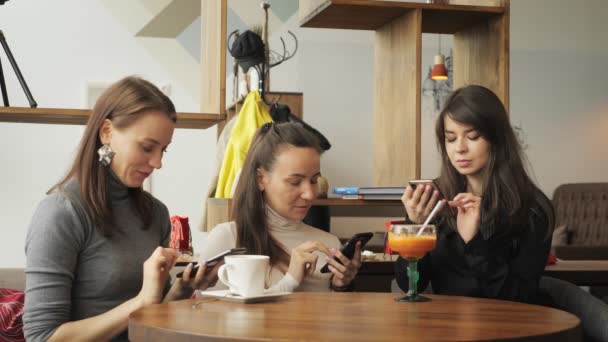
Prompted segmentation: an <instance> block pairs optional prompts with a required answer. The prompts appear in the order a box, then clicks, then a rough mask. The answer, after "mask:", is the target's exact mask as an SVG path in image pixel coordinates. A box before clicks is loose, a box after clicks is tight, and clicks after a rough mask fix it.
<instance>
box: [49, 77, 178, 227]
mask: <svg viewBox="0 0 608 342" xmlns="http://www.w3.org/2000/svg"><path fill="white" fill-rule="evenodd" d="M150 111H159V112H162V113H165V114H166V115H167V117H169V118H170V119H171V120H172V121H173V122H176V121H177V114H176V113H175V106H174V105H173V102H171V100H170V99H169V98H168V97H167V96H166V95H165V94H163V93H162V92H161V91H160V90H159V89H158V88H157V87H156V86H155V85H153V84H152V83H150V82H148V81H146V80H143V79H141V78H138V77H133V76H130V77H126V78H123V79H122V80H120V81H118V82H116V83H114V84H113V85H112V86H110V87H109V88H108V89H107V90H106V91H104V93H103V94H102V95H101V96H100V97H99V99H98V100H97V102H96V103H95V107H94V108H93V111H92V113H91V116H90V117H89V120H88V121H87V126H86V128H85V130H84V134H83V135H82V139H81V140H80V144H79V146H78V152H77V154H76V158H74V161H73V163H72V166H71V167H70V169H69V171H68V172H67V174H66V175H65V177H64V178H63V179H62V180H61V181H59V182H58V183H57V184H55V185H54V186H53V187H51V189H50V190H49V191H48V193H50V192H53V191H56V190H62V189H63V188H64V186H65V185H66V183H67V182H68V181H70V180H71V179H73V178H75V179H77V180H78V183H79V187H80V188H79V190H80V197H81V200H82V201H83V202H84V204H85V210H86V211H87V214H88V215H89V217H90V219H91V220H92V221H93V223H94V224H95V225H96V227H97V228H98V229H99V231H100V233H102V234H103V235H104V236H108V237H109V236H111V235H112V232H113V224H114V220H113V216H112V207H111V205H110V198H109V196H108V193H107V183H108V179H107V177H108V175H109V173H108V171H107V170H105V169H106V166H104V165H103V164H101V162H100V161H99V158H98V154H97V150H98V149H99V148H100V147H101V145H102V144H101V139H100V137H99V133H100V129H101V127H102V125H103V122H104V120H105V119H109V120H111V121H112V125H113V126H114V127H116V128H118V129H122V128H126V127H129V126H131V125H133V124H134V123H135V122H136V121H137V120H138V119H139V118H140V117H141V116H142V115H144V114H145V113H147V112H150ZM108 167H109V166H108ZM129 195H130V196H131V199H132V200H133V202H134V204H135V207H136V208H137V212H138V214H139V215H140V218H141V219H142V221H143V222H144V229H146V228H147V227H148V225H149V223H150V221H151V219H152V215H151V211H152V200H151V197H150V195H149V194H148V193H147V192H145V191H144V190H143V189H142V188H131V189H129Z"/></svg>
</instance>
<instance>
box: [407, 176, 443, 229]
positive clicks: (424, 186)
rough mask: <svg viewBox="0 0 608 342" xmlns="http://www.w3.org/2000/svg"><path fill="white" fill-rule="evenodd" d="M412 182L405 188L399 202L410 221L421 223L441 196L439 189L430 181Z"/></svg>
mask: <svg viewBox="0 0 608 342" xmlns="http://www.w3.org/2000/svg"><path fill="white" fill-rule="evenodd" d="M412 182H413V181H411V182H410V185H408V186H407V187H406V188H405V192H404V193H403V196H401V202H402V203H403V206H404V207H405V211H406V212H407V217H408V218H409V219H410V221H412V222H414V223H422V222H424V220H425V219H426V218H427V217H428V216H429V214H430V213H431V211H432V210H433V208H434V207H435V205H436V204H437V202H438V201H439V200H440V199H441V197H442V196H441V193H440V192H439V190H437V189H436V188H435V187H434V186H433V185H432V184H433V183H432V181H428V183H420V184H416V183H414V184H412ZM414 186H415V188H414Z"/></svg>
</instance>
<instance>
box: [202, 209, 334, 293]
mask: <svg viewBox="0 0 608 342" xmlns="http://www.w3.org/2000/svg"><path fill="white" fill-rule="evenodd" d="M266 215H267V219H268V229H269V230H270V235H272V237H273V238H274V239H275V240H276V241H277V242H279V243H280V244H281V245H282V247H283V248H284V249H285V250H286V251H287V252H288V253H291V250H292V249H293V248H295V247H297V246H299V245H300V244H302V243H304V242H306V241H319V242H322V243H324V244H325V245H326V246H327V247H328V248H335V249H339V248H340V240H338V238H337V237H336V236H334V235H332V234H329V233H327V232H324V231H322V230H320V229H317V228H314V227H311V226H309V225H307V224H304V223H303V222H301V221H290V220H288V219H286V218H284V217H282V216H280V215H279V214H277V213H276V212H275V211H274V210H272V209H271V208H269V207H268V206H267V207H266ZM234 247H236V223H235V222H234V221H232V222H225V223H220V224H218V225H217V226H215V227H214V228H213V230H211V232H210V233H209V236H208V238H207V242H206V243H205V246H204V247H203V248H202V250H201V254H200V260H201V261H203V260H207V259H209V258H211V257H213V256H214V255H217V254H219V253H221V252H222V251H225V250H227V249H229V248H234ZM314 253H317V254H318V255H319V258H318V259H317V266H316V268H315V272H314V273H313V274H312V275H309V276H306V277H305V278H304V280H303V281H302V283H301V284H299V283H298V281H297V280H296V279H295V278H294V277H292V276H291V275H290V274H289V273H287V274H285V273H283V272H281V271H280V270H279V269H278V268H277V267H273V266H272V265H271V267H270V274H269V275H267V278H266V279H268V280H269V281H268V284H269V285H270V289H269V290H270V291H285V292H292V291H329V278H330V276H331V273H321V272H319V270H320V269H321V267H323V265H325V263H326V262H325V254H323V253H321V252H314ZM221 289H226V286H225V285H224V284H222V283H221V282H219V281H218V283H217V285H216V286H215V287H213V288H211V289H210V290H221Z"/></svg>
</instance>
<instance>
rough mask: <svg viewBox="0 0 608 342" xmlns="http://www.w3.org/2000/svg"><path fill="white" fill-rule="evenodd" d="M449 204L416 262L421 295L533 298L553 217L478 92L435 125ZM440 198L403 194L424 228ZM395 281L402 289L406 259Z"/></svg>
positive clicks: (497, 110)
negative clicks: (427, 292) (428, 289)
mask: <svg viewBox="0 0 608 342" xmlns="http://www.w3.org/2000/svg"><path fill="white" fill-rule="evenodd" d="M436 135H437V145H438V147H439V149H440V151H441V159H442V167H441V174H440V176H439V178H438V179H437V180H436V183H437V185H438V187H439V189H440V190H441V193H443V194H444V195H445V196H446V199H447V200H448V201H447V203H448V206H445V207H444V209H443V210H442V211H441V213H440V214H438V215H437V219H436V220H434V221H435V224H436V225H437V245H436V247H435V250H433V251H431V252H430V253H428V254H427V255H426V256H425V257H424V258H423V259H422V260H421V261H420V262H419V265H418V267H419V271H420V280H419V282H418V287H419V290H420V291H422V290H423V289H425V288H426V287H427V286H428V284H429V281H430V283H431V285H432V288H433V292H434V293H437V294H447V295H460V296H474V297H486V298H497V299H506V300H513V301H520V302H531V301H533V300H534V297H535V295H536V291H537V288H538V282H539V279H540V276H541V275H542V272H543V269H544V267H545V263H546V260H547V255H548V253H549V249H550V247H551V239H550V237H551V234H552V233H553V224H554V213H553V207H552V205H551V202H550V201H549V199H548V198H547V197H546V196H545V195H544V194H543V193H542V192H541V191H540V190H539V189H538V187H536V186H535V185H534V183H533V182H532V180H531V179H530V177H529V176H528V174H527V172H526V170H525V167H524V162H523V160H524V157H523V153H522V150H521V146H520V144H519V142H518V140H517V138H516V136H515V133H514V131H513V129H512V127H511V125H510V123H509V118H508V116H507V113H506V110H505V108H504V106H503V104H502V102H501V101H500V99H499V98H498V97H497V96H496V95H495V94H494V93H493V92H492V91H490V90H489V89H487V88H484V87H481V86H474V85H471V86H465V87H463V88H460V89H458V90H456V91H454V93H452V95H451V96H450V97H449V98H448V100H447V101H446V105H445V108H444V109H443V111H442V112H441V114H440V115H439V118H438V119H437V123H436ZM439 197H440V192H439V191H437V190H433V189H432V187H431V186H430V185H427V186H426V187H423V186H419V187H417V188H416V189H415V190H413V189H412V188H411V187H408V188H406V190H405V193H404V195H403V197H402V201H403V204H404V206H405V209H406V211H407V215H408V218H407V219H408V221H411V222H414V223H422V222H423V221H424V220H425V219H426V217H427V216H428V215H429V213H430V211H431V209H432V208H433V207H434V206H435V204H436V203H437V201H438V200H442V199H440V198H439ZM396 276H397V283H398V284H399V287H401V289H402V290H404V291H407V290H408V278H407V260H404V259H402V258H399V259H398V261H397V266H396Z"/></svg>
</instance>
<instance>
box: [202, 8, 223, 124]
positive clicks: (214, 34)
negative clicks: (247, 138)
mask: <svg viewBox="0 0 608 342" xmlns="http://www.w3.org/2000/svg"><path fill="white" fill-rule="evenodd" d="M226 8H227V0H202V5H201V112H203V113H212V114H223V113H224V112H225V110H226Z"/></svg>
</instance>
